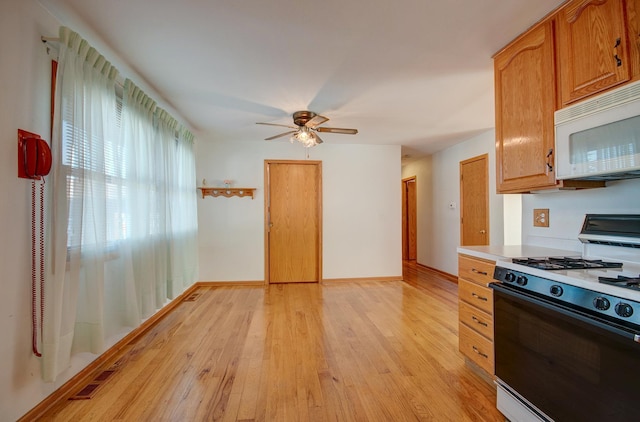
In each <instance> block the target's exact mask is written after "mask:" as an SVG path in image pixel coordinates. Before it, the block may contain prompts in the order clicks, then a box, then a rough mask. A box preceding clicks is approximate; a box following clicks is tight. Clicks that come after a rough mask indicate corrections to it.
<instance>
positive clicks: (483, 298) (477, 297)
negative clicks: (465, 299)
mask: <svg viewBox="0 0 640 422" xmlns="http://www.w3.org/2000/svg"><path fill="white" fill-rule="evenodd" d="M471 296H473V297H475V298H476V299H479V300H482V301H484V302H486V301H487V300H489V299H488V298H486V297H484V296H479V295H478V294H476V293H471Z"/></svg>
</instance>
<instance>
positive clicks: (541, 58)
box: [494, 22, 556, 193]
mask: <svg viewBox="0 0 640 422" xmlns="http://www.w3.org/2000/svg"><path fill="white" fill-rule="evenodd" d="M554 55H555V53H554V41H553V26H552V22H545V23H543V24H540V25H539V26H536V27H534V29H532V30H531V31H529V32H527V33H526V34H524V35H523V36H522V37H520V38H518V39H517V40H516V41H515V42H513V43H512V44H510V45H509V46H507V47H506V48H505V49H503V50H502V51H500V52H499V53H498V54H497V55H496V56H495V58H494V68H495V94H496V95H495V107H496V166H497V168H496V172H497V174H496V176H497V179H498V180H497V184H498V185H497V189H498V192H500V193H506V192H527V191H529V190H532V189H536V188H537V189H540V188H543V187H552V186H555V184H556V181H555V174H554V173H553V147H554V122H553V112H554V111H555V105H556V89H555V83H556V78H555V61H554Z"/></svg>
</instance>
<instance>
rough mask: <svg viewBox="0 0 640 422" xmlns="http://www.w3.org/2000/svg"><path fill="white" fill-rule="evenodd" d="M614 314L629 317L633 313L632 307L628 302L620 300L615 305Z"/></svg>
mask: <svg viewBox="0 0 640 422" xmlns="http://www.w3.org/2000/svg"><path fill="white" fill-rule="evenodd" d="M616 314H618V315H620V316H621V317H623V318H629V317H630V316H631V315H633V308H632V307H631V305H629V304H628V303H624V302H620V303H618V304H617V305H616Z"/></svg>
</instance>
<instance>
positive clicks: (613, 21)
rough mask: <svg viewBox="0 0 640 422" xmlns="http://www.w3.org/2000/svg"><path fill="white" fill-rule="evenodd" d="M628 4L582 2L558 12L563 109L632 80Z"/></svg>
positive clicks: (603, 0)
mask: <svg viewBox="0 0 640 422" xmlns="http://www.w3.org/2000/svg"><path fill="white" fill-rule="evenodd" d="M630 1H633V0H630ZM625 3H626V2H625V0H579V1H572V2H569V3H568V4H567V5H566V6H565V7H563V8H562V9H561V10H560V11H559V12H558V14H557V16H556V19H557V22H558V34H557V35H558V36H557V42H558V44H557V45H558V51H559V55H558V65H559V71H560V94H561V97H560V98H561V103H562V106H565V105H567V104H570V103H572V102H574V101H577V100H580V99H583V98H585V97H588V96H590V95H592V94H595V93H598V92H601V91H604V90H606V89H609V88H611V87H613V86H616V85H619V84H621V83H623V82H626V81H628V80H630V78H631V62H632V60H631V58H630V53H629V34H628V31H627V23H626V21H625V14H626V12H625V7H626V4H625ZM636 38H637V36H636ZM635 41H636V40H635V39H634V42H635Z"/></svg>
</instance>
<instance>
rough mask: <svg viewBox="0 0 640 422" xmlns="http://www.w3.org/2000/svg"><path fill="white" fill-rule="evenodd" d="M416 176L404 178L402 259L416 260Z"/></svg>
mask: <svg viewBox="0 0 640 422" xmlns="http://www.w3.org/2000/svg"><path fill="white" fill-rule="evenodd" d="M416 200H417V199H416V177H415V176H413V177H408V178H406V179H402V259H403V260H404V261H415V260H416V259H417V258H418V253H417V249H418V248H417V243H418V242H417V237H418V236H417V211H416V209H417V204H416Z"/></svg>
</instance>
